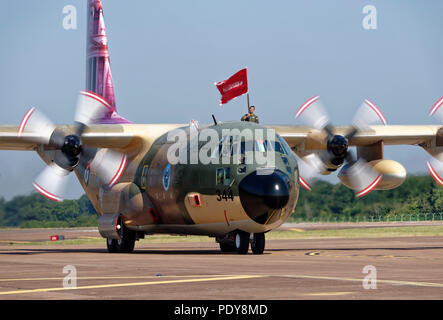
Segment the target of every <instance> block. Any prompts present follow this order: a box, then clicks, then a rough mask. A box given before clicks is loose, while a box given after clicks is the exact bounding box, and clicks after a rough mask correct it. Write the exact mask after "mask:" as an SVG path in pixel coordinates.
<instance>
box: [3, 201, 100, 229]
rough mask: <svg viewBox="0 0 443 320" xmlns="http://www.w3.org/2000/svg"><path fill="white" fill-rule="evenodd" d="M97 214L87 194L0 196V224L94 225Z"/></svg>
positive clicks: (25, 226)
mask: <svg viewBox="0 0 443 320" xmlns="http://www.w3.org/2000/svg"><path fill="white" fill-rule="evenodd" d="M97 218H98V215H97V213H96V211H95V209H94V207H93V206H92V204H91V202H90V201H89V199H88V197H87V196H86V195H83V196H81V197H80V198H79V199H77V200H64V201H62V202H54V201H52V200H49V199H47V198H45V197H43V196H42V195H40V194H39V193H32V194H30V195H27V196H16V197H14V198H13V199H11V200H10V201H5V199H3V198H0V227H19V228H56V227H92V226H97Z"/></svg>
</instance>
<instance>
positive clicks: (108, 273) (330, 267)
mask: <svg viewBox="0 0 443 320" xmlns="http://www.w3.org/2000/svg"><path fill="white" fill-rule="evenodd" d="M305 227H307V226H305ZM58 231H63V234H65V235H67V234H68V232H73V233H74V234H76V235H77V236H79V237H81V236H83V237H89V236H91V237H93V236H94V234H95V233H96V232H97V231H96V229H94V228H90V229H76V230H58ZM49 234H57V230H50V231H48V230H45V229H41V230H6V231H5V232H3V233H2V236H1V237H0V300H4V299H87V300H91V299H100V300H103V299H149V300H153V299H168V300H174V299H197V300H203V299H215V300H221V299H223V300H224V299H229V300H236V299H242V300H243V299H264V300H267V299H273V300H274V299H290V300H292V299H443V237H426V236H421V237H397V238H357V239H356V238H352V239H296V240H269V241H267V244H266V250H265V253H264V254H263V255H253V254H251V253H249V254H247V255H238V254H236V253H232V254H231V253H221V252H220V250H219V247H218V244H216V243H215V242H177V243H149V244H147V243H142V244H140V243H137V244H136V248H135V251H134V253H132V254H109V253H107V251H106V245H105V242H104V241H103V245H97V244H92V245H91V244H81V245H29V244H20V241H32V240H37V239H40V238H41V239H43V240H48V238H49V236H48V235H49ZM13 235H14V236H13ZM85 235H86V236H85ZM71 236H72V235H71ZM6 237H9V238H14V237H15V240H5V238H6ZM17 239H19V240H20V241H19V240H17ZM8 241H10V242H9V243H13V242H14V245H10V244H9V243H8ZM17 242H18V243H17ZM365 268H366V269H365ZM73 276H76V278H75V279H76V280H73V279H74V278H73ZM368 276H371V277H372V278H371V279H366V280H365V278H367V277H368ZM65 277H68V278H65ZM374 277H375V278H376V282H374V281H373V279H374ZM64 284H65V287H64ZM71 286H75V288H72V287H71ZM374 287H376V288H374Z"/></svg>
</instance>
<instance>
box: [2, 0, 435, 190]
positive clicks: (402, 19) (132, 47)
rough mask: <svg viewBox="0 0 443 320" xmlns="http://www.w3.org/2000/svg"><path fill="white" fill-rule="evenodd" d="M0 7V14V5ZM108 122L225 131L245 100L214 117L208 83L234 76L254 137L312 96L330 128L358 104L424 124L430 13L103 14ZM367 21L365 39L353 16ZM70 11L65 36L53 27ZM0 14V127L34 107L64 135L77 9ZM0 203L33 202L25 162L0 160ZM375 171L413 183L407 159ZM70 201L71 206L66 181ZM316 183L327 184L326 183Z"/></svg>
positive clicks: (192, 7)
mask: <svg viewBox="0 0 443 320" xmlns="http://www.w3.org/2000/svg"><path fill="white" fill-rule="evenodd" d="M6 3H7V4H6ZM103 4H104V16H105V22H106V27H107V33H108V40H109V50H110V55H111V67H112V73H113V78H114V85H115V90H116V102H117V108H118V110H119V113H120V114H121V115H122V116H124V117H126V118H127V119H130V120H132V121H134V122H136V123H168V122H170V123H186V122H188V121H189V120H191V119H196V120H198V121H199V122H201V123H209V122H211V114H212V113H214V114H215V116H216V117H217V119H218V120H222V121H223V120H233V119H239V118H240V117H241V115H242V114H243V113H244V112H245V111H246V97H240V98H238V99H237V100H235V101H232V102H229V103H228V104H227V105H224V106H223V107H220V106H219V105H218V102H219V98H220V97H219V93H218V91H217V89H216V88H215V86H214V82H216V81H220V80H223V79H226V78H227V77H229V76H230V75H232V74H233V73H235V72H236V71H238V70H239V69H241V68H243V67H245V66H247V67H248V76H249V90H250V97H251V103H252V104H254V105H255V106H256V112H257V114H258V115H259V116H260V120H261V122H262V123H268V124H296V121H295V120H294V118H293V115H294V112H295V111H296V110H297V108H298V107H299V106H300V105H301V104H302V103H303V102H304V101H305V100H306V99H308V98H309V97H311V96H313V95H320V96H321V98H322V101H323V103H324V105H325V106H326V107H327V108H328V110H329V113H330V116H331V119H332V122H333V123H334V124H342V125H345V124H349V123H350V122H351V120H352V118H353V113H354V112H355V110H356V109H357V108H358V106H359V105H360V104H361V102H362V101H363V100H364V99H365V98H368V99H371V100H372V101H374V102H375V103H376V104H377V105H378V106H379V107H380V108H381V109H382V110H383V112H384V114H385V116H386V118H387V120H388V123H390V124H435V123H437V122H436V120H434V119H430V118H428V117H427V113H428V111H429V109H430V107H431V106H432V104H433V103H434V102H435V101H436V100H437V99H438V98H440V97H441V96H443V85H442V84H443V80H442V79H441V76H440V75H441V74H442V73H443V62H442V57H443V42H442V41H441V40H440V37H441V34H442V31H443V20H442V19H441V12H443V2H442V1H405V0H390V1H386V0H383V1H374V0H366V1H358V0H336V1H326V0H324V1H319V0H317V1H312V0H311V1H309V0H303V1H294V0H293V1H272V2H271V1H260V0H259V1H257V0H255V1H246V0H237V1H213V0H188V1H142V0H139V1H138V0H134V1H116V0H104V1H103ZM368 4H370V5H373V6H375V7H376V9H377V29H376V30H365V29H363V27H362V20H363V18H364V16H365V14H363V13H362V10H363V7H364V6H366V5H368ZM66 5H74V6H75V7H76V8H77V23H78V29H77V30H65V29H64V28H63V27H62V22H63V18H64V15H63V13H62V10H63V7H64V6H66ZM3 7H4V8H3V10H1V11H0V43H1V50H0V71H1V72H0V110H1V111H2V116H1V121H0V122H1V123H3V124H18V123H19V122H20V120H21V118H22V116H23V114H24V112H25V111H26V110H27V109H28V108H29V107H30V106H35V107H37V108H39V109H40V110H42V111H43V112H45V113H46V114H47V115H49V116H50V117H51V119H52V120H53V121H54V122H56V123H71V122H72V118H73V116H74V107H75V102H76V97H77V92H78V91H79V90H81V89H83V88H84V82H85V37H86V36H85V29H86V16H85V12H86V2H85V1H79V0H42V1H32V0H22V1H8V2H5V3H4V4H3ZM0 157H1V164H2V165H1V166H0V196H4V197H6V198H10V197H12V196H13V195H16V194H26V193H29V192H31V191H32V190H33V187H32V181H33V180H34V178H35V177H36V176H37V175H38V173H39V172H40V171H41V170H42V169H43V168H44V163H43V162H42V161H41V160H40V159H39V158H38V156H37V155H36V154H34V153H30V152H12V151H0ZM385 157H386V158H389V159H394V160H397V161H399V162H401V163H402V164H403V165H404V166H405V167H406V169H407V170H408V172H410V173H418V172H423V173H425V161H426V159H427V157H428V155H427V154H426V153H425V152H424V151H423V150H421V149H420V148H418V147H412V146H402V147H387V148H386V153H385ZM71 180H72V189H71V191H70V197H74V198H75V197H77V196H79V195H80V194H81V193H82V191H81V188H80V185H79V183H78V182H76V180H75V179H74V177H72V179H71ZM329 180H330V181H338V179H336V178H335V177H333V178H330V179H329Z"/></svg>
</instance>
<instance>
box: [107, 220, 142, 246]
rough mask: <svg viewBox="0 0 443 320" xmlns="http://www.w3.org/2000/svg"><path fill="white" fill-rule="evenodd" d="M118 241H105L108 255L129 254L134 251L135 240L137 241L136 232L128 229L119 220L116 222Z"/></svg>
mask: <svg viewBox="0 0 443 320" xmlns="http://www.w3.org/2000/svg"><path fill="white" fill-rule="evenodd" d="M117 229H118V230H119V236H120V239H109V238H108V239H106V245H107V247H108V252H110V253H131V252H133V251H134V246H135V240H137V232H136V231H133V230H131V229H128V228H127V227H126V226H125V224H124V223H123V222H122V221H121V219H119V221H118V222H117Z"/></svg>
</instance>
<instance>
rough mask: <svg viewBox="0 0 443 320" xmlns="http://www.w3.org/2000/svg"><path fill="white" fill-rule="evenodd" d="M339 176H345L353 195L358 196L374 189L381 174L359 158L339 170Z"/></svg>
mask: <svg viewBox="0 0 443 320" xmlns="http://www.w3.org/2000/svg"><path fill="white" fill-rule="evenodd" d="M339 177H340V179H342V178H343V177H345V178H346V179H347V180H348V182H349V186H350V187H351V189H353V190H354V191H355V196H356V197H358V198H360V197H363V196H365V195H367V194H368V193H369V192H371V191H372V190H374V188H375V187H377V185H378V184H379V183H380V181H381V179H382V177H383V175H382V174H380V173H378V172H377V171H376V170H374V169H373V168H372V167H371V166H370V165H368V164H367V162H366V161H364V160H362V159H359V160H358V161H357V162H355V163H349V164H347V165H346V166H344V167H343V169H342V170H340V172H339Z"/></svg>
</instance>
